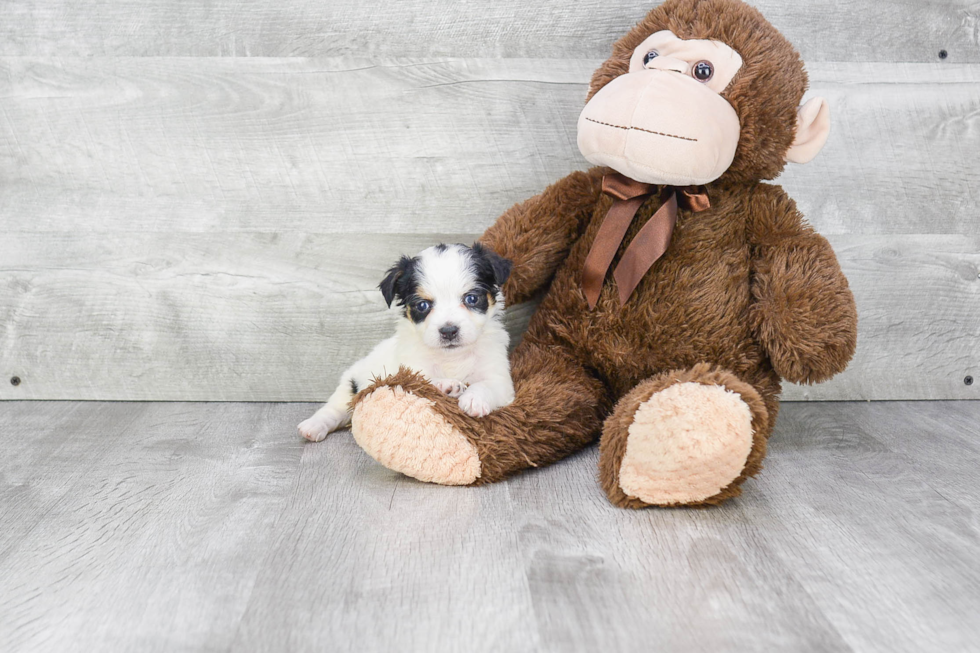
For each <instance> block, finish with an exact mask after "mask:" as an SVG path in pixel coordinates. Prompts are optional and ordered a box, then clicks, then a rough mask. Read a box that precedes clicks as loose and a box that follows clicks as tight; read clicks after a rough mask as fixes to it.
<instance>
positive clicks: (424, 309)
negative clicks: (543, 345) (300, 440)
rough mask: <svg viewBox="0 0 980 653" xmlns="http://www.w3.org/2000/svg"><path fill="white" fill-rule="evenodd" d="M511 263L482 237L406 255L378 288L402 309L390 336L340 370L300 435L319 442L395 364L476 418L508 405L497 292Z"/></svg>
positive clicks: (507, 364)
mask: <svg viewBox="0 0 980 653" xmlns="http://www.w3.org/2000/svg"><path fill="white" fill-rule="evenodd" d="M510 267H511V263H510V261H508V260H506V259H503V258H501V257H499V256H497V255H496V254H495V253H493V252H492V251H490V250H489V249H487V248H486V247H483V246H482V245H480V244H479V243H477V244H475V245H473V247H467V246H465V245H436V246H434V247H430V248H428V249H426V250H423V251H422V252H421V253H419V255H418V256H415V257H413V258H409V257H407V256H403V257H402V258H401V260H399V261H398V263H396V264H395V265H394V266H393V267H392V268H391V269H390V270H388V273H387V274H386V275H385V278H384V280H382V282H381V284H380V285H379V286H378V287H379V288H380V289H381V294H382V295H384V299H385V301H386V302H387V303H388V306H389V307H391V303H392V301H395V300H397V302H398V305H399V306H401V307H402V316H403V319H400V320H399V321H398V327H397V329H396V331H395V335H394V336H392V337H391V338H388V339H387V340H385V341H383V342H381V343H380V344H378V345H377V346H376V347H375V348H374V349H373V350H372V351H371V353H370V354H368V355H367V356H366V357H365V358H363V359H361V360H359V361H358V362H356V363H354V365H352V366H351V367H350V369H348V370H347V371H346V372H344V373H343V374H342V375H341V377H340V385H339V386H338V387H337V389H336V390H335V391H334V393H333V395H331V396H330V399H329V400H328V401H327V403H326V404H325V405H324V406H323V408H321V409H320V410H318V411H317V412H316V413H315V414H314V415H313V416H312V417H310V418H309V419H308V420H306V421H304V422H302V423H301V424H300V425H299V432H300V433H301V434H302V435H303V437H304V438H306V439H307V440H312V441H313V442H319V441H321V440H323V439H324V438H325V437H327V434H328V433H330V432H331V431H335V430H337V429H339V428H341V427H343V426H346V425H347V424H349V423H350V409H349V404H350V401H351V399H353V397H354V395H355V394H356V393H357V392H358V391H359V390H360V389H362V388H365V387H367V386H368V385H370V384H371V383H372V380H373V379H374V378H376V377H377V378H382V377H385V376H387V375H389V374H393V373H394V372H397V371H398V368H399V367H400V366H405V367H408V368H411V369H413V370H415V371H416V372H419V373H420V374H422V376H424V377H425V378H426V379H428V380H429V381H430V382H431V383H432V384H433V385H434V386H436V387H437V388H439V390H441V391H442V392H445V393H446V394H447V395H449V396H450V397H457V398H458V399H459V407H460V408H461V409H462V410H463V411H464V412H465V413H467V414H468V415H472V416H473V417H484V416H486V415H488V414H490V412H491V411H493V410H496V409H497V408H501V407H502V406H506V405H507V404H509V403H511V402H512V401H513V400H514V384H513V381H512V380H511V376H510V361H508V359H507V344H508V341H509V336H508V335H507V331H506V330H505V329H504V325H503V322H502V317H503V311H504V296H503V293H502V292H501V290H500V288H501V286H502V285H503V284H504V281H506V280H507V277H508V275H509V274H510Z"/></svg>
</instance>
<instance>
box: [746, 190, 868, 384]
mask: <svg viewBox="0 0 980 653" xmlns="http://www.w3.org/2000/svg"><path fill="white" fill-rule="evenodd" d="M748 213H749V223H748V233H749V239H750V242H751V245H752V253H753V260H752V294H753V300H754V303H753V308H752V325H753V328H754V329H755V333H756V336H757V338H758V339H759V341H760V342H761V343H762V345H763V347H764V348H765V349H766V351H767V353H768V354H769V358H770V360H771V361H772V366H773V369H775V371H776V372H777V373H778V374H779V375H780V376H781V377H783V378H784V379H786V380H787V381H792V382H794V383H819V382H821V381H825V380H827V379H829V378H830V377H832V376H833V375H835V374H837V373H839V372H842V371H843V370H844V368H845V367H846V366H847V363H848V361H850V359H851V356H853V355H854V348H855V345H856V343H857V310H856V308H855V305H854V296H853V295H852V294H851V290H850V288H848V285H847V279H846V278H845V277H844V275H843V273H842V272H841V269H840V265H839V264H838V262H837V257H836V256H835V255H834V250H833V249H832V248H831V247H830V243H828V242H827V240H826V239H825V238H824V237H823V236H821V235H820V234H818V233H816V232H815V231H814V230H813V229H812V227H810V225H808V224H807V223H806V222H805V221H804V219H803V216H802V215H801V214H800V212H799V211H798V210H797V208H796V203H795V202H793V200H792V199H790V198H789V197H788V196H787V195H786V193H784V192H783V190H782V189H781V188H779V187H778V186H770V185H767V184H760V185H759V186H758V187H756V189H755V190H754V192H753V194H752V197H751V199H750V200H749V209H748Z"/></svg>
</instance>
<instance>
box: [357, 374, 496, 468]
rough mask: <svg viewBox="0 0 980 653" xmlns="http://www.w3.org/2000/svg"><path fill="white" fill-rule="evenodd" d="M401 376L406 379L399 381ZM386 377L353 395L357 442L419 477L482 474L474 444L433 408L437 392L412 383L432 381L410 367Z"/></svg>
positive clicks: (379, 458)
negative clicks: (427, 393) (428, 392)
mask: <svg viewBox="0 0 980 653" xmlns="http://www.w3.org/2000/svg"><path fill="white" fill-rule="evenodd" d="M403 376H404V377H405V378H404V381H405V382H406V383H404V384H398V385H395V384H394V382H395V381H397V380H398V379H399V378H400V377H403ZM388 382H391V383H392V385H386V384H378V385H377V386H375V387H374V388H373V389H371V388H369V389H368V390H367V391H365V392H364V393H362V394H361V395H360V396H358V397H357V398H355V400H354V401H355V406H354V414H353V417H352V420H351V431H352V432H353V434H354V439H355V440H356V441H357V444H359V445H360V446H361V448H362V449H364V451H366V452H367V453H368V454H369V455H370V456H371V457H372V458H374V459H375V460H377V461H378V462H379V463H381V464H382V465H384V466H385V467H387V468H388V469H392V470H395V471H396V472H401V473H402V474H405V475H406V476H411V477H413V478H417V479H418V480H420V481H426V482H428V483H440V484H442V485H469V484H471V483H473V482H474V481H476V480H477V479H478V478H480V458H479V455H478V453H477V450H476V447H475V446H474V445H473V443H471V442H470V441H469V440H468V439H467V438H466V436H464V435H463V434H462V433H461V432H460V431H459V430H458V429H457V428H456V427H454V426H452V425H451V424H450V423H449V422H448V421H446V418H445V417H443V416H442V415H440V414H439V413H438V412H437V411H436V410H435V400H434V399H435V398H433V399H430V398H426V397H424V396H421V394H422V393H425V388H424V387H419V388H415V387H413V386H416V385H420V384H421V386H428V384H427V383H425V382H424V381H422V380H421V379H420V378H419V377H417V376H416V375H414V374H410V373H406V372H399V374H397V375H396V376H395V377H392V378H389V379H388V380H387V381H386V382H385V383H388ZM406 385H407V386H409V387H411V389H412V390H417V391H418V392H419V393H420V394H416V393H415V392H412V391H409V390H406V388H405V387H404V386H406ZM429 387H431V386H429ZM432 391H434V392H437V393H438V392H439V391H438V390H436V389H435V388H432Z"/></svg>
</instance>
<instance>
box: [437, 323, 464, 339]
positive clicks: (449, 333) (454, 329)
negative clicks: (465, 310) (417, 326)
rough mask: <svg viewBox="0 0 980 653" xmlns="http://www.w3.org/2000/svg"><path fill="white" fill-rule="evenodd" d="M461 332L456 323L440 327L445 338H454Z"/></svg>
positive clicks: (440, 331) (440, 333) (440, 332)
mask: <svg viewBox="0 0 980 653" xmlns="http://www.w3.org/2000/svg"><path fill="white" fill-rule="evenodd" d="M458 333H459V327H458V326H456V325H455V324H447V325H446V326H443V327H439V335H441V336H442V339H443V340H452V339H453V338H455V337H456V334H458Z"/></svg>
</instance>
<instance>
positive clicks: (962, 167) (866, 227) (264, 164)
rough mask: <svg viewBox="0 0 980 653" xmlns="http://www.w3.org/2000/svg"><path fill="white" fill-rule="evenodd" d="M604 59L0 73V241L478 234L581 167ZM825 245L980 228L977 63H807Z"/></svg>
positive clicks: (116, 64)
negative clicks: (815, 102) (824, 122)
mask: <svg viewBox="0 0 980 653" xmlns="http://www.w3.org/2000/svg"><path fill="white" fill-rule="evenodd" d="M597 64H598V62H597V61H595V60H581V59H572V60H562V61H561V62H560V65H559V62H556V61H542V60H503V61H500V60H489V59H464V60H448V61H423V60H419V61H409V60H399V61H398V62H394V63H393V62H388V61H378V60H363V59H350V58H335V59H317V60H307V59H281V60H280V59H241V58H231V59H193V58H190V59H178V58H131V59H123V58H112V59H94V60H93V59H78V58H67V59H57V60H54V59H20V58H10V57H8V58H2V59H0V96H5V99H4V102H3V104H2V106H0V177H2V178H3V179H4V183H3V184H2V185H0V230H3V231H5V232H11V231H72V230H78V231H86V232H92V231H146V230H151V231H154V230H156V231H193V232H208V231H276V232H282V231H302V232H306V233H342V232H351V233H391V232H397V233H479V232H482V231H483V230H484V229H485V228H486V227H487V226H488V225H489V224H491V223H492V222H493V221H494V220H495V219H496V217H497V216H498V215H500V214H501V213H502V212H503V211H504V210H506V209H507V208H508V207H509V206H510V205H511V204H513V203H514V202H517V201H521V200H523V199H525V198H527V197H529V196H531V195H534V194H536V193H538V192H540V191H541V190H542V189H543V188H544V187H546V186H547V185H548V184H550V183H552V182H554V181H555V180H557V179H559V178H561V177H562V176H564V175H566V174H568V173H569V172H571V171H572V170H574V169H578V168H585V167H587V165H588V164H587V163H586V162H585V161H584V160H583V159H582V157H581V155H580V154H579V152H578V148H577V146H576V144H575V134H576V129H575V125H576V121H577V119H578V114H579V112H580V111H581V108H582V102H583V99H584V97H585V93H586V88H587V82H588V79H589V75H590V74H591V72H592V70H593V69H594V67H595V66H596V65H597ZM810 69H811V76H812V85H811V86H812V91H811V95H823V96H826V97H827V98H828V99H829V101H830V103H831V106H832V112H833V114H832V115H833V118H832V119H833V125H834V127H833V130H832V133H831V137H830V140H829V142H828V145H827V148H826V150H825V151H824V152H822V153H821V155H820V156H818V157H817V158H816V160H814V161H813V162H812V163H810V164H808V165H805V166H796V165H791V166H789V167H788V169H787V171H786V173H785V174H784V175H783V177H782V178H781V180H780V181H781V183H783V184H784V185H785V186H786V188H787V190H788V191H789V192H790V194H791V195H792V196H793V197H794V198H795V199H796V200H797V201H798V202H799V204H800V207H801V208H802V209H803V210H804V212H805V213H806V214H807V215H808V216H809V218H810V219H811V221H812V222H813V224H814V225H815V226H816V227H817V228H818V229H819V230H821V231H822V232H823V233H830V234H834V233H864V234H877V233H884V234H919V233H923V234H924V233H945V234H957V233H958V234H972V233H975V232H976V220H977V212H976V208H975V207H976V206H977V205H978V202H980V195H978V193H977V190H976V189H977V188H978V187H980V172H978V168H977V166H976V151H977V149H978V148H980V136H978V134H980V126H978V121H980V112H978V107H980V66H973V65H959V66H957V65H941V64H833V63H828V64H811V66H810Z"/></svg>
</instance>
